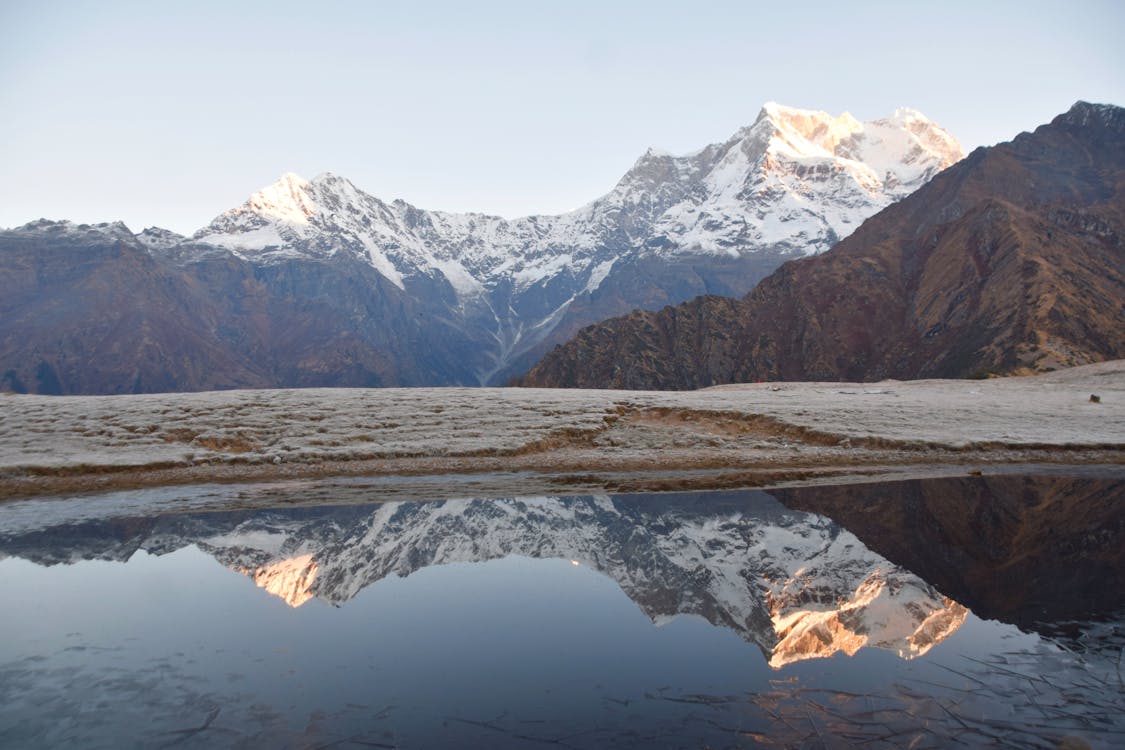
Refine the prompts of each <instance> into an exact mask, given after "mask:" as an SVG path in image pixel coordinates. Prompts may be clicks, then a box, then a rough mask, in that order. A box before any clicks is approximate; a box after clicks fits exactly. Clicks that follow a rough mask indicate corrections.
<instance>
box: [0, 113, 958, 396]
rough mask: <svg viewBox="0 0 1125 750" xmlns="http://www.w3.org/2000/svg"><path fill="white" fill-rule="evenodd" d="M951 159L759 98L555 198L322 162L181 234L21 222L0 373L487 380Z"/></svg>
mask: <svg viewBox="0 0 1125 750" xmlns="http://www.w3.org/2000/svg"><path fill="white" fill-rule="evenodd" d="M961 157H962V150H961V148H960V146H959V145H958V144H957V142H956V141H955V140H954V139H953V138H952V137H951V136H950V135H949V134H948V133H946V132H945V131H944V130H942V129H941V128H940V127H938V126H937V125H935V124H934V123H932V122H930V121H929V120H926V119H925V118H924V117H922V116H921V115H920V114H918V113H917V112H913V111H911V110H899V111H897V112H895V113H894V115H892V116H891V117H889V118H886V119H883V120H877V121H874V122H869V123H859V122H858V121H856V120H855V119H854V118H852V117H851V116H850V115H846V114H845V115H843V116H841V117H838V118H833V117H832V116H830V115H827V114H825V113H823V112H812V111H806V110H797V109H792V108H788V107H782V106H779V105H775V104H769V105H766V107H765V108H764V109H763V110H762V112H761V113H760V115H759V116H758V119H757V120H756V121H755V123H754V124H753V125H751V126H749V127H746V128H743V129H741V130H739V131H738V132H737V133H735V134H734V135H733V136H732V137H731V138H730V139H728V140H727V141H725V142H724V143H720V144H713V145H710V146H708V147H706V148H704V149H702V150H701V151H698V152H696V153H694V154H691V155H688V156H672V155H669V154H664V153H661V152H657V151H654V150H649V151H648V152H646V153H645V154H644V155H643V156H642V157H641V158H640V159H639V160H638V161H637V162H636V164H635V165H634V167H633V168H632V169H631V170H629V172H628V173H627V174H626V175H625V176H624V177H623V178H622V179H621V181H620V182H619V183H618V184H617V186H616V187H614V189H613V190H612V191H611V192H610V193H608V194H607V195H605V196H603V197H601V198H599V199H597V200H595V201H593V202H592V203H590V204H588V205H586V206H584V207H582V208H580V209H578V210H576V211H572V212H570V213H567V214H562V215H559V216H530V217H524V218H518V219H512V220H507V219H503V218H500V217H496V216H486V215H481V214H451V213H446V212H440V211H426V210H422V209H418V208H415V207H414V206H411V205H409V204H407V203H405V202H403V201H390V202H386V201H383V200H380V199H379V198H376V197H374V196H372V195H369V194H367V193H364V192H362V191H361V190H359V189H357V188H356V187H355V186H354V185H352V183H350V182H349V181H348V180H346V179H344V178H341V177H338V176H335V175H331V174H324V175H320V176H319V177H316V178H315V179H313V180H304V179H301V178H300V177H297V176H296V175H285V176H284V177H283V178H282V179H281V180H280V181H279V182H277V183H276V184H274V185H271V186H269V187H267V188H265V189H263V190H261V191H259V192H258V193H255V194H254V195H253V196H251V198H250V199H249V200H248V201H247V202H246V203H245V204H243V205H242V206H240V207H238V208H235V209H232V210H230V211H227V212H225V213H223V214H222V215H220V216H219V217H217V218H216V219H215V220H214V221H213V222H212V223H211V224H210V225H208V226H207V227H205V228H203V229H201V230H199V231H198V232H196V233H195V235H194V236H193V237H192V238H190V239H189V238H185V237H181V236H179V235H176V234H175V233H172V232H168V231H166V230H161V229H156V228H152V229H147V230H145V231H144V232H141V233H139V234H137V235H133V234H132V233H131V232H129V231H128V229H127V228H125V227H124V226H123V225H120V224H116V225H94V226H86V225H82V226H76V225H73V224H69V223H65V222H36V223H33V224H29V225H27V226H25V227H21V228H19V229H17V230H10V231H7V232H0V296H7V297H8V299H9V300H14V299H16V298H17V297H20V298H21V299H23V298H26V300H27V301H29V302H30V306H25V307H19V308H17V307H16V306H15V305H14V303H13V304H12V305H10V306H9V307H8V309H10V310H13V311H15V317H7V316H6V317H5V318H4V319H3V320H0V375H3V373H5V372H6V373H7V375H3V377H4V381H3V382H2V383H0V387H6V388H9V389H12V390H27V391H32V392H64V393H119V392H130V391H154V390H196V389H200V388H216V387H235V386H274V387H283V386H294V385H314V384H315V385H477V384H494V383H503V382H506V381H507V380H508V379H509V378H510V377H511V376H513V375H518V374H521V373H523V372H525V371H526V370H527V368H528V367H530V366H531V364H533V363H534V362H535V361H537V360H538V359H539V358H540V357H541V356H542V355H543V354H544V353H545V352H547V351H548V350H549V349H550V348H551V347H552V346H554V345H555V344H557V343H559V342H561V341H565V340H566V339H568V338H569V337H570V336H572V335H573V334H574V333H575V332H576V331H578V330H579V329H580V328H581V327H583V326H585V325H588V324H590V323H594V322H597V321H600V320H603V319H605V318H607V317H612V316H616V315H622V314H625V313H627V312H629V311H630V310H634V309H637V308H642V309H657V308H660V307H663V306H666V305H670V304H675V303H679V302H682V301H684V300H687V299H691V298H693V297H696V296H698V295H702V294H718V295H727V296H740V295H742V294H745V293H746V292H747V291H749V290H750V289H752V288H753V287H754V285H755V284H757V283H758V281H759V280H760V279H762V278H764V277H765V276H766V275H768V274H769V273H770V272H771V271H773V270H774V269H775V268H777V266H778V265H780V264H781V263H783V262H784V261H785V260H787V259H790V258H793V257H801V256H805V255H811V254H816V253H819V252H821V251H823V250H826V249H827V248H828V247H830V246H831V245H832V244H834V243H835V242H836V241H837V240H838V239H839V238H841V237H844V236H846V235H848V234H849V233H851V232H852V231H853V229H854V228H855V227H856V226H858V225H859V224H860V222H861V221H862V220H863V219H864V218H866V217H867V216H869V215H871V214H872V213H874V212H876V211H877V210H879V209H880V208H883V207H884V206H886V205H888V204H890V203H891V202H893V201H895V200H897V199H899V198H902V197H904V196H905V195H907V194H909V193H910V192H911V191H913V190H914V189H916V188H917V187H918V186H919V185H921V184H924V183H925V182H926V181H927V180H929V179H930V178H931V177H932V176H933V175H934V174H936V173H937V172H939V171H941V170H942V169H944V168H946V167H948V166H949V165H950V164H952V163H954V162H956V161H957V160H958V159H960V158H961ZM110 248H115V249H113V250H110ZM114 253H116V254H118V255H121V256H123V257H125V256H127V258H128V262H126V261H125V260H122V261H121V262H122V263H124V266H123V269H122V271H121V272H120V273H119V274H118V273H117V272H116V270H115V265H114V263H115V261H113V260H112V258H109V257H107V256H108V255H112V254H114ZM82 256H89V257H88V258H86V259H85V260H77V259H79V258H81V257H82ZM98 258H101V260H100V261H99V260H98ZM88 263H89V264H97V266H98V267H97V269H89V272H90V273H95V272H96V273H98V274H99V279H98V281H97V282H94V283H91V282H88V281H86V279H85V277H83V276H81V275H80V273H78V272H80V271H82V270H83V268H85V266H86V264H88ZM130 264H133V265H137V264H140V265H143V266H144V267H145V269H146V270H144V271H140V270H136V271H133V270H130ZM31 269H34V272H33V273H29V271H30V270H31ZM118 278H119V281H117V282H116V283H115V279H118ZM21 285H22V286H21ZM91 286H95V287H96V288H94V289H91V288H90V287H91ZM9 291H11V294H9ZM21 295H23V296H22V297H21ZM61 300H70V301H69V302H65V304H63V303H61V302H60V301H61ZM122 300H124V301H125V304H124V305H123V306H122V305H121V301H122ZM60 306H61V307H63V308H65V309H56V308H58V307H60ZM87 321H100V324H99V325H100V326H101V327H102V328H107V329H109V328H112V329H114V331H116V333H114V332H110V333H103V334H102V335H100V336H99V335H98V334H96V333H92V332H91V331H90V330H89V329H90V327H91V325H88V323H87ZM29 334H30V335H29ZM107 336H108V338H107ZM107 360H112V361H107ZM83 370H85V371H83ZM41 375H42V377H41Z"/></svg>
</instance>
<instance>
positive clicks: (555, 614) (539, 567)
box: [0, 472, 1125, 748]
mask: <svg viewBox="0 0 1125 750" xmlns="http://www.w3.org/2000/svg"><path fill="white" fill-rule="evenodd" d="M330 486H331V487H334V490H333V491H334V492H336V493H337V495H338V496H337V498H336V499H337V501H338V502H337V503H335V504H326V505H317V506H312V507H310V506H308V505H304V504H302V505H296V503H300V502H301V501H302V500H306V499H307V497H308V496H309V494H310V491H311V489H310V488H312V489H315V490H316V492H315V493H314V494H315V496H316V497H318V498H320V497H323V495H324V494H325V491H324V490H325V486H324V485H323V484H321V485H315V486H314V485H310V484H294V485H292V486H289V487H284V486H283V487H278V486H271V487H268V488H264V489H262V491H263V492H269V493H270V494H271V497H273V498H276V500H277V502H276V505H277V507H276V508H273V509H269V510H240V511H228V512H219V511H214V510H201V509H198V507H196V506H193V503H198V502H199V498H201V497H206V498H208V502H210V501H213V500H214V499H215V497H217V496H221V495H222V494H223V493H246V492H254V491H257V490H255V489H253V488H250V489H247V488H246V487H240V486H238V485H231V486H226V487H216V486H209V487H196V488H191V487H186V488H185V487H181V488H174V489H168V490H146V491H137V492H127V493H126V492H123V493H116V494H114V495H106V496H102V497H98V498H76V499H73V500H50V501H26V502H18V503H7V504H4V505H0V597H2V601H3V602H4V614H3V625H2V634H3V637H2V638H0V746H2V747H20V748H34V747H52V748H57V747H74V748H121V747H145V748H148V747H175V748H204V747H205V748H212V747H294V748H321V747H341V748H351V747H356V748H361V747H377V748H381V747H386V748H392V747H402V748H442V747H448V748H462V747H481V748H504V747H545V746H553V745H554V746H561V747H574V748H601V747H638V748H641V747H643V748H649V747H758V746H778V747H833V748H834V747H886V748H890V747H907V746H910V747H949V746H966V747H983V746H989V747H991V746H1005V745H1009V746H1014V747H1043V748H1056V747H1059V746H1060V744H1062V743H1070V744H1062V746H1065V747H1076V748H1077V747H1086V746H1089V747H1093V748H1111V747H1120V746H1122V745H1123V744H1125V690H1123V682H1122V669H1123V665H1122V645H1123V642H1125V634H1123V633H1125V629H1123V625H1122V612H1123V609H1125V576H1123V572H1125V571H1123V564H1122V563H1123V557H1125V480H1123V479H1122V478H1120V477H1115V476H1113V472H1107V473H1104V474H1103V475H1101V476H1088V475H1087V476H1061V475H1058V474H1056V475H1053V476H1041V477H1021V476H1005V477H980V478H977V477H972V478H964V479H941V480H918V481H911V482H898V483H887V484H878V485H852V486H847V487H819V488H806V489H788V490H778V491H774V492H771V493H765V492H758V491H740V492H724V493H695V494H682V495H647V496H646V495H601V496H587V497H539V498H508V499H467V500H454V501H440V502H438V501H435V502H418V503H406V502H396V503H379V502H378V500H379V498H378V494H377V492H376V491H373V490H371V488H370V487H362V486H357V487H355V488H354V489H351V490H349V488H348V487H349V485H348V484H347V483H346V482H344V483H339V484H337V485H330ZM193 508H194V509H193Z"/></svg>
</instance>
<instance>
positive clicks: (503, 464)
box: [0, 360, 1125, 501]
mask: <svg viewBox="0 0 1125 750" xmlns="http://www.w3.org/2000/svg"><path fill="white" fill-rule="evenodd" d="M1093 394H1098V401H1094V400H1092V399H1091V398H1090V396H1091V395H1093ZM1020 465H1070V466H1086V465H1102V466H1125V361H1122V360H1119V361H1115V362H1106V363H1100V364H1096V365H1087V366H1083V367H1076V368H1071V369H1069V370H1062V371H1058V372H1055V373H1050V374H1046V375H1037V376H1027V377H1013V378H1003V379H995V380H987V381H951V380H928V381H909V382H899V381H885V382H882V383H866V384H857V383H763V384H747V385H732V386H718V387H715V388H710V389H705V390H700V391H690V392H654V391H592V390H550V389H526V388H506V389H495V388H476V389H473V388H417V389H381V390H380V389H308V390H279V391H219V392H210V393H186V394H152V395H139V396H62V397H58V396H56V397H50V396H14V395H6V396H0V501H5V500H14V499H17V498H32V497H49V496H64V495H76V494H90V493H100V492H111V491H117V490H129V489H143V488H152V487H165V486H168V487H171V486H187V485H194V484H206V483H224V484H226V483H255V482H289V481H306V480H329V479H333V478H341V479H342V478H353V479H366V480H370V481H376V482H378V483H380V484H381V486H385V487H386V488H387V491H388V492H390V493H391V494H393V495H405V494H409V492H411V491H412V490H411V488H413V489H414V490H417V489H418V488H419V486H420V485H425V486H427V487H429V488H432V490H433V491H440V492H441V493H442V494H448V492H450V491H453V492H456V491H459V490H458V488H465V489H466V490H468V491H472V490H473V488H476V487H485V486H487V487H492V488H494V490H495V491H497V492H501V493H510V492H523V493H528V492H530V493H532V494H536V493H538V494H542V493H557V492H559V491H560V490H567V491H574V492H582V491H599V492H604V491H623V492H627V491H677V490H687V489H698V490H706V489H725V488H734V487H747V488H749V487H762V486H776V485H777V484H779V483H788V482H824V481H826V480H828V479H833V478H834V479H838V480H841V481H843V480H847V479H848V478H849V477H854V476H858V477H864V478H868V479H870V480H872V481H874V480H877V479H879V478H900V477H903V478H905V477H907V476H909V475H912V474H917V473H919V472H930V471H935V470H938V471H941V472H945V473H969V472H973V471H997V470H1003V469H1002V468H1001V467H1011V466H1020ZM392 485H394V486H395V487H392ZM443 488H446V489H443ZM490 491H492V490H490Z"/></svg>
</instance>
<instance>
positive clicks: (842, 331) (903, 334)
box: [520, 102, 1125, 389]
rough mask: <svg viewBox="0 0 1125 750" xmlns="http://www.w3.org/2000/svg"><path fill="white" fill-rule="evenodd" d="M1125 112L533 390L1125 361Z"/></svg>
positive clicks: (1111, 111) (559, 359)
mask: <svg viewBox="0 0 1125 750" xmlns="http://www.w3.org/2000/svg"><path fill="white" fill-rule="evenodd" d="M1123 188H1125V110H1122V108H1120V107H1115V106H1110V105H1096V104H1088V103H1086V102H1079V103H1077V104H1075V105H1074V107H1073V108H1071V109H1070V110H1069V111H1068V112H1066V113H1064V114H1062V115H1060V116H1058V117H1057V118H1055V119H1054V120H1053V121H1052V122H1051V123H1050V124H1047V125H1043V126H1041V127H1039V128H1038V129H1036V130H1035V131H1034V132H1033V133H1022V134H1020V135H1019V136H1017V137H1016V138H1015V139H1013V140H1012V141H1011V142H1010V143H1002V144H999V145H997V146H993V147H991V148H980V149H977V150H975V151H974V152H973V153H971V154H970V155H969V156H968V157H967V158H966V159H964V160H963V161H961V162H960V163H958V164H956V165H954V166H953V167H951V168H950V169H948V170H946V171H945V172H943V173H941V174H939V175H937V176H936V177H935V178H934V179H933V180H931V181H930V182H929V183H927V184H926V185H924V186H923V187H921V188H919V189H918V190H917V191H916V192H914V193H913V194H911V195H910V196H908V197H907V198H904V199H903V200H901V201H899V202H898V203H896V204H894V205H892V206H890V207H888V208H886V209H884V210H883V211H881V212H879V213H878V214H876V215H875V216H872V217H871V218H869V219H868V220H866V221H865V222H864V223H863V225H862V226H861V227H860V228H859V229H858V230H856V232H855V233H853V234H852V235H850V236H849V237H847V238H846V239H844V240H842V241H841V242H840V243H839V244H837V245H836V246H835V247H834V248H833V249H832V250H830V251H829V252H827V253H824V254H823V255H820V256H818V257H815V258H806V259H799V260H795V261H793V262H790V263H787V264H785V265H784V266H782V267H781V268H780V269H778V270H777V271H776V272H775V273H774V274H772V275H771V276H770V277H769V278H767V279H765V280H764V281H762V283H761V284H759V285H758V286H757V287H756V288H755V289H754V290H753V291H752V292H750V293H749V294H748V295H746V296H745V297H743V298H742V299H739V300H730V299H720V298H717V297H714V296H710V297H701V298H698V299H695V300H692V301H690V302H687V303H685V304H682V305H679V306H676V307H668V308H665V309H663V310H661V311H659V312H648V311H637V312H634V313H632V314H630V315H628V316H625V317H622V318H617V319H613V320H608V321H605V322H603V323H601V324H598V325H595V326H591V327H588V328H586V329H583V330H582V331H580V332H579V334H578V335H577V336H576V337H575V338H574V339H573V340H572V341H570V342H568V343H567V344H566V345H564V346H562V347H559V348H557V349H556V350H554V351H553V352H551V353H550V354H549V355H548V356H547V357H545V358H544V359H543V360H542V361H541V362H540V363H539V364H538V365H536V367H535V368H534V369H533V370H532V371H531V372H530V373H529V374H528V376H527V377H525V378H524V379H522V381H520V382H521V383H522V384H524V385H537V386H548V385H549V386H574V387H598V388H642V389H644V388H653V389H669V388H671V389H676V388H697V387H702V386H709V385H713V384H717V383H729V382H753V381H755V380H867V381H874V380H881V379H884V378H899V379H909V378H926V377H946V378H962V377H970V376H974V375H984V374H986V373H995V374H1019V373H1030V372H1038V371H1044V370H1050V369H1054V368H1056V367H1060V366H1068V365H1076V364H1085V363H1090V362H1098V361H1102V360H1106V359H1115V358H1120V357H1123V356H1125V302H1123V301H1125V192H1123Z"/></svg>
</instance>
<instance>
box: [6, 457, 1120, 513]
mask: <svg viewBox="0 0 1125 750" xmlns="http://www.w3.org/2000/svg"><path fill="white" fill-rule="evenodd" d="M904 453H905V452H902V451H880V452H872V453H871V454H869V455H866V456H864V457H862V458H860V457H855V458H853V459H852V460H850V461H846V462H844V461H838V460H836V461H826V460H825V459H824V458H823V457H821V458H818V457H817V456H815V455H806V456H803V457H800V458H798V457H796V456H794V455H792V454H789V455H786V456H772V457H771V460H770V461H769V462H768V463H766V462H762V461H760V460H759V461H754V460H746V461H741V462H730V461H727V460H720V459H718V458H717V457H713V456H712V457H708V456H697V457H694V460H691V459H688V460H682V461H680V462H669V461H668V459H667V457H664V456H659V455H656V456H654V457H652V459H650V460H647V461H641V462H638V461H636V460H629V461H620V460H616V461H615V460H601V461H599V460H598V456H597V455H596V454H595V452H592V451H576V452H566V451H561V452H553V453H552V454H551V455H550V460H549V461H548V462H538V461H536V460H535V459H536V458H538V456H534V455H531V456H524V457H519V458H518V459H513V458H510V457H488V458H482V457H471V458H466V457H442V458H405V459H401V458H400V459H375V460H368V461H351V462H325V463H320V464H289V465H285V464H282V465H273V464H268V465H251V464H233V465H231V464H218V465H200V466H190V467H165V468H157V469H151V468H145V467H138V468H125V467H120V468H118V467H113V468H111V469H110V470H106V469H101V470H94V471H89V472H83V471H79V470H77V469H74V470H71V469H67V470H65V471H64V472H63V473H60V474H57V475H38V476H25V477H8V478H5V479H3V480H0V502H6V501H18V500H25V499H46V498H65V497H74V496H86V495H99V494H104V493H110V492H119V491H129V490H144V489H153V488H172V487H191V486H195V485H206V484H221V485H251V484H254V485H261V484H265V485H270V484H275V485H282V484H287V483H292V482H310V483H318V482H320V483H325V484H326V487H332V486H333V484H332V483H333V481H334V480H339V481H340V482H343V483H349V484H350V483H355V484H356V486H363V487H366V488H369V489H370V490H371V492H373V493H377V494H378V498H379V499H380V500H382V499H387V500H397V499H411V500H421V499H435V500H436V499H450V498H453V497H463V496H465V495H466V493H468V494H479V495H487V496H516V495H544V494H546V495H555V494H560V493H561V494H586V493H615V494H620V493H631V492H696V491H708V490H713V491H717V490H735V489H767V488H774V487H800V486H815V485H822V484H852V483H875V482H888V481H899V480H907V479H923V478H936V477H949V476H968V475H996V474H1013V473H1027V472H1028V471H1029V470H1032V471H1036V472H1044V471H1045V472H1052V473H1053V472H1060V471H1061V472H1063V473H1072V472H1074V471H1083V472H1086V471H1094V472H1097V473H1116V472H1117V470H1120V471H1121V472H1122V473H1125V450H1120V449H1118V450H1106V449H1100V450H1075V449H1062V448H1052V449H1035V450H1012V449H1008V450H1003V451H999V450H984V451H968V450H961V451H934V450H928V451H923V452H920V453H916V454H913V455H903V454H904ZM336 486H339V485H336ZM322 499H323V498H322Z"/></svg>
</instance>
